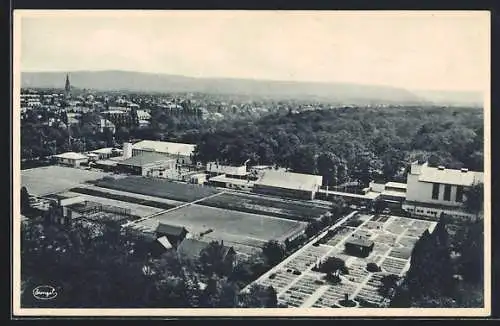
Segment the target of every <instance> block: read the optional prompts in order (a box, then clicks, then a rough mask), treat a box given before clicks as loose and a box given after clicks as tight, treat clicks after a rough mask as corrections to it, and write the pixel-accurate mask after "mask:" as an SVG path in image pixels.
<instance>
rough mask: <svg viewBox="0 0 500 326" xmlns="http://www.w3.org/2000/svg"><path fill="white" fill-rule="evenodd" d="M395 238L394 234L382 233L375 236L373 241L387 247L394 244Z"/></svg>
mask: <svg viewBox="0 0 500 326" xmlns="http://www.w3.org/2000/svg"><path fill="white" fill-rule="evenodd" d="M396 239H397V236H396V235H394V234H389V233H384V234H380V235H378V236H376V237H375V238H374V239H373V240H374V241H375V242H376V243H377V244H378V243H383V244H386V245H389V246H393V245H394V243H395V242H396Z"/></svg>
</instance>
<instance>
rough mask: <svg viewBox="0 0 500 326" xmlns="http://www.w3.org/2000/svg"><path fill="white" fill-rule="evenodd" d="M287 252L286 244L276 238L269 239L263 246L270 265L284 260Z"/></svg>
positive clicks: (263, 251) (263, 252)
mask: <svg viewBox="0 0 500 326" xmlns="http://www.w3.org/2000/svg"><path fill="white" fill-rule="evenodd" d="M285 253H286V248H285V246H283V245H282V244H281V243H279V242H278V241H275V240H269V241H268V242H266V244H265V245H264V247H262V254H263V255H264V257H265V259H266V261H267V263H268V264H269V265H270V266H274V265H276V264H278V263H279V262H280V261H282V260H283V258H284V257H285Z"/></svg>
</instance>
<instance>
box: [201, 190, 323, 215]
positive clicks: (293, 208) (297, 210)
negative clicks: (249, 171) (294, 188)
mask: <svg viewBox="0 0 500 326" xmlns="http://www.w3.org/2000/svg"><path fill="white" fill-rule="evenodd" d="M198 204H199V205H206V206H211V207H218V208H226V209H231V210H236V211H240V212H247V213H255V214H263V215H271V216H275V217H282V218H288V219H292V220H300V221H307V220H311V219H314V218H317V217H319V216H321V215H322V214H324V213H326V212H328V208H325V207H319V206H317V205H314V204H310V203H303V202H299V201H292V200H283V199H272V198H266V197H261V196H255V195H245V194H222V195H220V196H217V197H213V198H208V199H205V200H202V201H201V202H199V203H198Z"/></svg>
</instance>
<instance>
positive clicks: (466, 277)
mask: <svg viewBox="0 0 500 326" xmlns="http://www.w3.org/2000/svg"><path fill="white" fill-rule="evenodd" d="M444 220H445V219H443V218H442V219H441V220H440V222H439V223H438V225H437V226H436V228H435V230H434V232H433V233H432V234H429V233H428V232H426V233H424V235H423V236H422V238H421V239H420V240H419V241H418V242H417V243H416V245H415V248H414V250H413V253H412V258H411V267H410V270H409V271H408V273H407V275H406V278H405V280H404V282H403V283H402V285H401V287H400V288H399V289H398V290H397V291H396V296H395V297H394V300H393V301H392V306H394V307H480V306H482V305H483V293H482V289H483V288H484V284H483V268H484V266H483V264H484V262H483V255H484V251H483V247H482V244H483V223H482V222H477V221H474V222H467V223H464V224H460V225H451V224H450V225H449V224H446V223H445V222H444ZM449 230H453V233H452V234H453V235H452V236H450V233H449ZM452 253H453V254H452Z"/></svg>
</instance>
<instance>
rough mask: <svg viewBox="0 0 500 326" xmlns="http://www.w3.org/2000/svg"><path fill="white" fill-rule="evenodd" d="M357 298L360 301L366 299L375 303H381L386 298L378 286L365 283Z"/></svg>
mask: <svg viewBox="0 0 500 326" xmlns="http://www.w3.org/2000/svg"><path fill="white" fill-rule="evenodd" d="M356 299H357V300H358V301H360V302H363V301H364V302H368V303H370V304H373V305H379V304H380V303H381V302H382V301H383V300H384V297H383V296H381V295H380V294H379V293H378V288H377V287H372V286H370V285H365V286H364V287H363V288H361V290H360V291H359V292H358V294H357V296H356Z"/></svg>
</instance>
